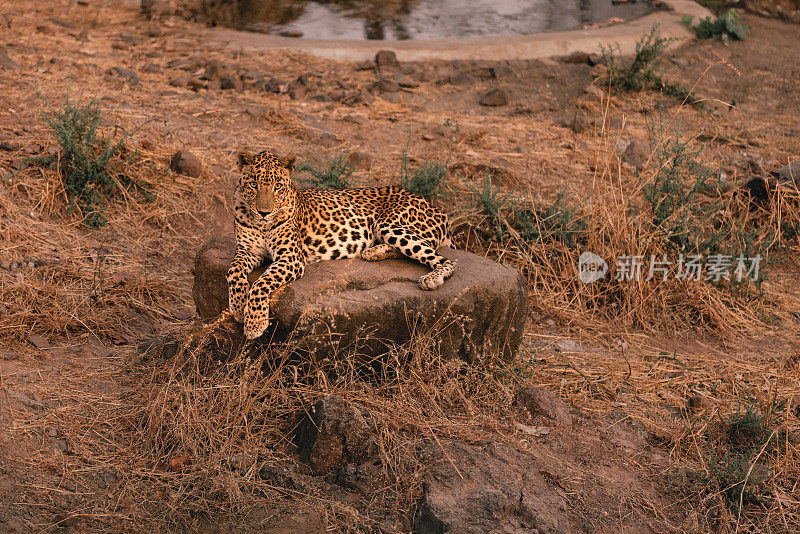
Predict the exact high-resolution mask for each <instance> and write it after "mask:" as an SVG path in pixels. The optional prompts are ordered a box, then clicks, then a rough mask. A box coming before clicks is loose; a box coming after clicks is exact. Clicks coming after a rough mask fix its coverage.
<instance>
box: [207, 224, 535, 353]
mask: <svg viewBox="0 0 800 534" xmlns="http://www.w3.org/2000/svg"><path fill="white" fill-rule="evenodd" d="M234 251H235V240H234V237H233V234H228V235H226V236H223V237H219V238H216V239H213V240H212V241H210V242H209V243H207V244H206V245H205V246H203V247H202V248H201V249H200V251H199V252H198V254H197V257H196V259H195V266H194V288H193V296H194V301H195V304H196V306H197V312H198V314H199V315H200V317H203V318H207V319H210V318H213V317H216V316H218V315H219V314H220V313H222V311H224V310H226V309H227V307H228V286H227V281H226V274H227V271H228V267H229V265H230V262H231V259H232V258H233V254H234ZM440 252H441V254H442V255H444V256H445V257H447V258H448V259H450V260H452V261H453V262H455V264H456V271H455V274H454V275H453V276H452V277H451V278H450V279H449V280H447V281H446V282H445V284H444V285H443V286H442V287H441V288H439V289H437V290H435V291H423V290H422V289H420V288H419V286H418V285H417V279H418V278H419V277H420V276H421V275H423V274H425V273H426V272H428V269H427V267H425V266H423V265H420V264H418V263H416V262H414V261H412V260H406V259H391V260H384V261H378V262H367V261H364V260H362V259H360V258H353V259H345V260H332V261H323V262H319V263H314V264H310V265H308V266H307V267H306V269H305V274H304V275H303V277H302V278H300V279H298V280H295V281H294V282H292V283H290V284H287V285H286V286H284V287H282V288H280V289H279V290H277V291H276V292H275V293H274V294H273V296H272V299H271V302H270V318H271V326H270V329H268V330H267V332H266V333H265V334H264V335H263V336H262V337H261V338H260V342H261V343H281V342H284V341H287V340H288V339H290V338H291V339H292V345H293V346H294V347H295V349H296V350H298V351H307V352H313V353H315V354H316V357H317V358H324V357H326V356H329V355H334V354H336V353H339V352H342V351H355V352H356V353H357V354H360V355H364V356H368V357H372V356H377V355H379V354H382V353H385V352H387V351H388V350H389V349H390V348H391V347H392V346H393V345H395V344H402V343H406V342H408V341H410V340H411V339H412V338H418V339H421V340H423V342H428V343H430V344H431V346H432V348H433V349H434V350H436V351H438V352H439V353H440V355H441V356H443V357H444V358H461V359H463V360H466V361H468V362H477V361H485V360H490V359H495V358H497V357H499V358H501V359H504V360H508V359H511V358H512V357H513V356H514V354H515V353H516V351H517V348H518V347H519V344H520V341H521V339H522V334H523V328H524V325H525V318H526V316H527V293H526V289H525V281H524V279H523V277H522V274H521V273H520V272H519V271H517V270H516V269H513V268H511V267H507V266H505V265H502V264H499V263H497V262H494V261H492V260H489V259H487V258H483V257H480V256H476V255H474V254H470V253H468V252H464V251H460V250H454V249H450V248H442V249H440ZM263 272H264V266H262V267H261V268H259V269H257V270H256V271H255V272H254V273H253V274H252V275H251V277H250V281H251V283H252V282H254V281H255V280H256V279H257V278H258V276H260V275H261V273H263Z"/></svg>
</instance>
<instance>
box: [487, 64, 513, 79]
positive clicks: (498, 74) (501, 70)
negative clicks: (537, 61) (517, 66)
mask: <svg viewBox="0 0 800 534" xmlns="http://www.w3.org/2000/svg"><path fill="white" fill-rule="evenodd" d="M489 72H490V73H491V75H492V78H494V79H495V80H504V79H507V78H513V77H514V69H512V68H511V67H509V66H508V65H502V64H500V65H495V66H494V67H491V68H490V69H489Z"/></svg>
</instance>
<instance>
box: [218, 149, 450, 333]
mask: <svg viewBox="0 0 800 534" xmlns="http://www.w3.org/2000/svg"><path fill="white" fill-rule="evenodd" d="M296 164H297V156H296V155H294V154H290V155H288V156H284V157H278V156H276V155H275V154H273V153H272V152H271V151H269V150H265V151H262V152H258V153H256V154H252V153H250V152H239V153H238V155H237V168H238V170H239V173H240V176H239V180H238V183H237V185H236V188H235V190H234V195H233V196H234V202H233V212H234V235H235V241H236V250H235V253H234V256H233V260H232V261H231V264H230V268H229V269H228V272H227V282H228V310H229V311H230V313H231V315H232V316H233V318H234V319H235V320H236V321H238V322H240V323H244V334H245V337H246V338H247V339H248V340H254V339H257V338H259V337H261V336H262V335H263V334H264V332H265V331H266V330H267V328H268V327H269V323H270V315H269V302H270V297H271V296H272V294H273V293H274V292H275V291H276V290H277V289H278V288H280V287H283V286H285V285H287V284H289V283H290V282H292V281H294V280H297V279H298V278H300V277H302V276H303V273H304V272H305V268H306V266H307V265H309V264H313V263H316V262H320V261H327V260H336V259H344V258H357V257H358V258H361V259H363V260H366V261H379V260H385V259H389V258H401V257H406V258H411V259H412V260H415V261H417V262H419V263H421V264H423V265H425V266H426V267H428V268H429V269H430V271H429V272H427V273H426V274H424V275H422V276H420V278H419V279H418V285H419V288H420V289H422V290H426V291H432V290H435V289H438V288H440V287H441V286H442V285H443V284H444V282H445V280H447V279H448V278H450V277H451V276H452V275H453V273H454V271H455V265H454V263H453V262H452V261H451V260H449V259H447V258H445V257H444V256H442V255H441V254H440V253H439V249H440V247H443V246H447V247H451V246H452V240H451V236H450V227H449V221H448V217H447V215H446V214H445V213H443V212H442V211H441V210H439V209H437V208H436V207H434V206H433V205H432V204H431V203H430V202H429V201H428V200H426V199H425V198H424V197H422V196H420V195H416V194H414V193H411V192H409V191H407V190H405V189H403V188H402V187H399V186H395V185H389V186H384V187H370V188H352V189H341V190H340V189H320V188H298V187H297V186H296V185H295V184H294V182H293V181H292V174H293V172H294V171H295V167H296ZM261 264H265V265H268V266H267V267H266V270H265V271H264V273H263V274H261V276H260V277H259V278H258V279H257V280H256V281H255V282H253V284H252V286H251V285H250V283H249V280H248V275H249V274H250V273H252V272H253V271H254V270H255V269H256V268H257V267H258V266H259V265H261Z"/></svg>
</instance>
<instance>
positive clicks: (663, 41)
mask: <svg viewBox="0 0 800 534" xmlns="http://www.w3.org/2000/svg"><path fill="white" fill-rule="evenodd" d="M673 40H674V39H668V38H665V37H661V35H660V34H659V32H658V27H657V26H653V28H652V29H651V30H650V33H649V34H647V35H645V36H643V37H642V38H641V39H640V40H639V42H637V43H636V51H635V53H634V56H633V60H631V61H630V62H627V61H623V60H622V59H621V58H620V56H619V45H611V46H609V47H604V46H601V47H600V51H601V63H602V64H603V65H604V66H605V67H606V72H605V73H603V74H601V75H600V76H599V77H598V78H596V80H597V81H601V82H602V83H606V84H608V85H610V86H611V87H613V88H617V89H620V90H622V91H645V90H654V91H661V92H663V93H664V94H666V95H669V96H672V97H675V98H677V99H679V100H681V101H689V103H691V104H694V105H698V106H699V105H701V104H702V103H701V102H695V101H690V100H689V97H690V96H691V90H690V89H689V88H687V87H685V86H683V85H681V84H677V83H673V82H668V81H665V80H664V79H662V78H661V75H660V74H659V73H658V64H659V60H660V58H661V54H662V53H663V52H664V50H666V49H667V47H668V46H669V44H670V43H671V42H672V41H673Z"/></svg>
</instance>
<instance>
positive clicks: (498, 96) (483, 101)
mask: <svg viewBox="0 0 800 534" xmlns="http://www.w3.org/2000/svg"><path fill="white" fill-rule="evenodd" d="M478 103H479V104H480V105H481V106H491V107H497V106H505V105H506V104H508V94H507V93H506V92H505V91H504V90H502V89H492V90H491V91H489V92H488V93H486V94H485V95H483V96H482V97H481V98H480V100H478Z"/></svg>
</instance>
